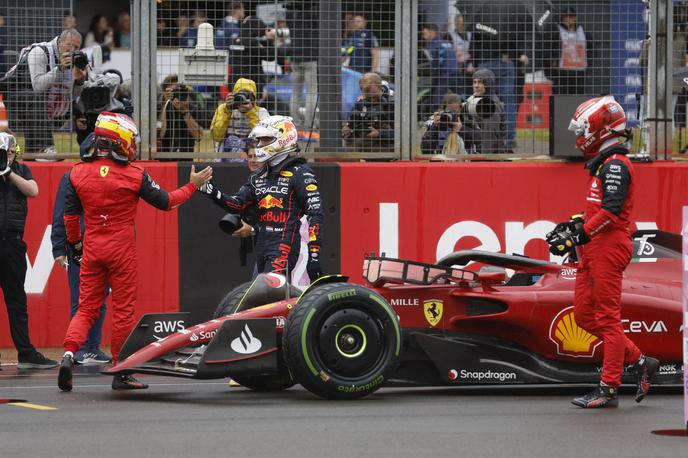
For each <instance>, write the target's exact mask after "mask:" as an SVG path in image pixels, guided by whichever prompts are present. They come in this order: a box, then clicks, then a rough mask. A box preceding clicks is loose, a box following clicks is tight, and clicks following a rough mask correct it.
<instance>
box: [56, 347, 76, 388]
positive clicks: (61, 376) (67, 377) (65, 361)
mask: <svg viewBox="0 0 688 458" xmlns="http://www.w3.org/2000/svg"><path fill="white" fill-rule="evenodd" d="M72 372H74V357H73V356H72V353H71V352H67V353H65V355H64V356H63V357H62V362H61V363H60V370H59V372H58V373H57V386H58V388H60V389H61V390H62V391H72Z"/></svg>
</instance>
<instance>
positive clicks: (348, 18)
mask: <svg viewBox="0 0 688 458" xmlns="http://www.w3.org/2000/svg"><path fill="white" fill-rule="evenodd" d="M74 3H75V2H74V1H68V0H44V1H38V0H33V1H32V0H22V1H19V0H7V2H6V5H5V6H0V15H1V16H0V56H1V57H2V59H1V60H0V75H2V74H4V73H5V72H6V71H7V70H8V69H10V68H12V67H13V66H14V65H15V63H17V62H19V63H20V65H18V67H17V71H16V72H15V75H14V76H11V77H9V78H5V80H4V81H3V82H1V83H0V94H1V95H2V97H3V99H2V102H1V103H2V105H0V129H7V128H9V129H11V130H12V131H14V132H15V133H17V134H18V136H19V138H20V144H22V145H23V146H24V150H25V152H26V153H28V157H40V158H46V157H54V158H62V157H74V156H75V154H76V153H77V152H78V145H79V143H80V142H81V141H82V140H83V138H84V137H85V135H86V134H87V133H88V132H89V131H90V130H92V127H93V122H94V120H95V116H97V113H98V112H99V111H103V110H106V109H107V110H112V111H121V112H125V113H132V114H133V116H134V117H135V119H136V120H137V122H139V125H140V127H141V130H142V140H143V144H142V148H141V152H142V158H145V159H149V158H151V159H158V160H184V159H193V158H202V159H205V160H207V159H212V160H217V161H241V160H243V159H244V151H245V149H246V142H247V136H248V133H249V132H250V130H251V128H252V127H253V126H255V124H256V123H257V122H258V121H259V120H260V119H262V118H263V117H265V116H267V115H268V114H271V115H285V116H291V117H292V118H293V120H294V123H295V124H296V126H297V129H298V131H299V141H300V145H301V149H302V151H303V153H304V154H305V155H307V156H308V157H315V158H338V159H347V158H354V159H368V160H376V159H379V160H389V159H417V158H420V159H427V158H433V159H436V158H441V159H459V160H465V159H469V160H470V159H476V158H491V157H495V158H499V159H504V158H506V159H509V158H513V157H528V158H534V157H541V156H550V155H555V156H556V155H559V156H569V155H575V154H576V153H575V150H574V148H573V145H574V143H575V142H574V138H573V134H571V133H569V132H567V130H566V127H567V124H568V118H570V115H571V113H572V112H573V110H574V109H575V107H576V106H577V104H578V103H580V101H582V100H584V99H585V98H589V97H592V96H597V95H600V94H613V95H614V96H615V97H616V99H617V100H618V101H619V102H620V103H621V104H622V105H623V106H624V109H625V110H626V114H627V117H628V120H629V123H628V127H631V128H632V129H633V131H634V132H635V134H636V135H635V136H634V139H633V140H632V143H631V148H632V151H633V152H635V153H639V154H643V153H652V156H653V157H655V158H662V159H663V158H667V157H669V155H670V154H669V152H670V151H673V152H674V153H683V152H685V149H686V147H685V143H686V128H685V123H686V95H685V94H686V91H685V89H684V84H683V83H682V78H683V73H682V72H683V71H684V69H685V68H686V63H688V60H687V58H686V55H687V54H686V22H687V21H688V14H686V6H685V5H684V2H683V1H671V0H653V1H652V2H646V1H643V0H600V1H593V0H490V1H487V0H420V1H414V0H399V1H396V2H394V1H391V0H381V1H374V2H373V1H354V0H336V1H325V0H322V1H321V0H294V1H275V0H270V1H244V2H242V1H219V0H216V1H184V0H163V1H152V0H146V1H142V2H133V3H131V6H132V10H131V11H130V12H127V11H121V12H120V13H119V14H117V15H111V16H110V17H102V18H99V17H96V16H94V17H93V19H92V20H91V21H90V25H89V28H88V30H86V29H84V28H83V27H82V28H80V30H81V34H80V35H78V34H76V33H70V32H69V30H70V29H72V28H73V27H75V24H74V21H73V15H74V14H75V10H74V8H75V5H74ZM78 6H79V5H78V2H77V7H78ZM663 7H664V10H662V8H663ZM653 8H654V9H653ZM76 13H78V11H77V12H76ZM129 14H130V16H129ZM70 18H71V19H70ZM672 19H673V21H672ZM130 20H131V24H130ZM653 21H654V22H653ZM653 27H654V28H655V29H653ZM77 28H79V27H77ZM65 30H66V31H67V32H65ZM666 30H671V31H672V33H670V34H669V35H670V38H671V39H670V40H669V41H667V42H661V43H659V42H660V41H661V40H662V37H663V36H665V35H664V34H663V33H662V32H663V31H666ZM653 33H654V34H655V35H656V36H658V37H659V38H658V44H661V46H659V48H663V52H662V49H659V51H658V50H657V47H655V48H653V43H652V39H648V38H647V37H648V36H651V35H652V34H653ZM58 36H61V38H60V39H59V40H57V39H55V38H56V37H58ZM51 40H52V41H51ZM32 43H37V44H38V45H37V46H34V48H33V49H32V50H31V52H30V53H27V55H26V59H25V62H22V57H23V56H22V52H21V51H22V49H26V47H27V46H29V45H31V44H32ZM79 48H82V50H83V51H84V52H85V59H86V62H88V64H89V67H88V68H89V69H91V70H90V75H89V76H87V77H84V76H83V75H79V74H78V70H75V69H74V67H75V66H77V65H76V64H77V63H78V62H81V59H82V58H80V57H77V56H75V55H74V54H73V52H75V51H77V50H78V49H79ZM63 55H65V56H69V58H67V57H62V56H63ZM662 56H664V57H662ZM667 61H669V62H667ZM79 65H81V64H79ZM667 65H668V66H667ZM648 69H649V71H648ZM669 69H672V70H671V72H670V75H669V76H668V78H665V79H664V80H663V81H664V83H666V84H665V86H666V91H663V86H662V84H663V83H662V81H658V80H657V78H659V76H658V75H662V74H664V73H666V71H667V70H669ZM80 79H84V80H85V83H84V82H82V81H80ZM99 88H100V89H99ZM104 88H105V89H104ZM3 108H4V110H3ZM661 142H663V145H659V146H658V143H661ZM652 145H654V147H651V146H652ZM54 152H57V153H58V154H57V155H52V156H49V154H51V153H54ZM33 154H38V156H33Z"/></svg>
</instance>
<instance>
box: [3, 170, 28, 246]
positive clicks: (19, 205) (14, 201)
mask: <svg viewBox="0 0 688 458" xmlns="http://www.w3.org/2000/svg"><path fill="white" fill-rule="evenodd" d="M11 168H12V173H16V174H17V175H19V176H21V177H22V178H24V179H25V180H33V175H32V174H31V170H30V169H29V167H28V166H27V165H24V164H22V163H19V162H16V161H15V162H13V163H12V165H11ZM28 209H29V206H28V204H27V202H26V196H25V195H24V194H22V193H21V191H20V190H19V188H17V187H16V186H15V185H13V184H12V183H10V181H9V178H8V176H7V175H5V176H3V177H0V235H5V236H6V235H14V234H20V235H23V234H24V227H25V226H26V214H27V212H28Z"/></svg>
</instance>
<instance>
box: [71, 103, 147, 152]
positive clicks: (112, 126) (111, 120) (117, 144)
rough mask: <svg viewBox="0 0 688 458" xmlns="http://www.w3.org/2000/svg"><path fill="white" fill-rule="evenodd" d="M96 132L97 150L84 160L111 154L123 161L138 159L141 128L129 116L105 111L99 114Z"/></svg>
mask: <svg viewBox="0 0 688 458" xmlns="http://www.w3.org/2000/svg"><path fill="white" fill-rule="evenodd" d="M94 133H95V136H96V138H95V150H94V151H93V152H92V153H91V155H90V157H85V156H84V157H83V159H84V160H86V161H88V160H89V159H90V160H93V159H95V157H94V156H96V155H97V156H109V157H111V158H112V159H114V160H115V161H117V162H121V163H127V162H130V161H133V160H135V159H136V150H137V149H138V143H139V129H138V128H137V127H136V123H135V122H134V120H133V119H131V118H130V117H129V116H127V115H124V114H121V113H110V112H108V111H104V112H102V113H100V114H99V115H98V119H97V120H96V128H95V131H94Z"/></svg>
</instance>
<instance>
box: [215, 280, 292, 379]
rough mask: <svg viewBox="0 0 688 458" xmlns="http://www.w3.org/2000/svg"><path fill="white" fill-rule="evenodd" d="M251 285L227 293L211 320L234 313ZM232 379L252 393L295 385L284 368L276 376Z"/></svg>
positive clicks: (249, 283)
mask: <svg viewBox="0 0 688 458" xmlns="http://www.w3.org/2000/svg"><path fill="white" fill-rule="evenodd" d="M252 284H253V282H252V281H249V282H246V283H242V284H241V285H239V286H237V287H236V288H234V289H232V290H231V291H230V292H228V293H227V294H226V295H225V297H224V298H222V300H221V301H220V304H219V305H218V306H217V309H216V310H215V314H214V315H213V318H219V317H221V316H226V315H231V314H233V313H235V312H236V309H237V307H238V306H239V302H241V299H242V298H243V297H244V295H245V294H246V291H248V289H249V288H250V287H251V285H252ZM291 288H292V294H295V292H296V291H298V290H297V289H296V288H293V287H291ZM232 379H233V380H234V381H235V382H237V383H238V384H239V385H241V386H244V387H246V388H249V389H251V390H253V391H282V390H286V389H287V388H290V387H292V386H294V385H295V384H296V382H295V381H294V379H293V378H292V376H291V374H289V371H288V370H287V369H286V368H284V369H281V370H280V371H279V372H278V373H277V374H274V375H262V376H260V375H258V376H246V377H232Z"/></svg>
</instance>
